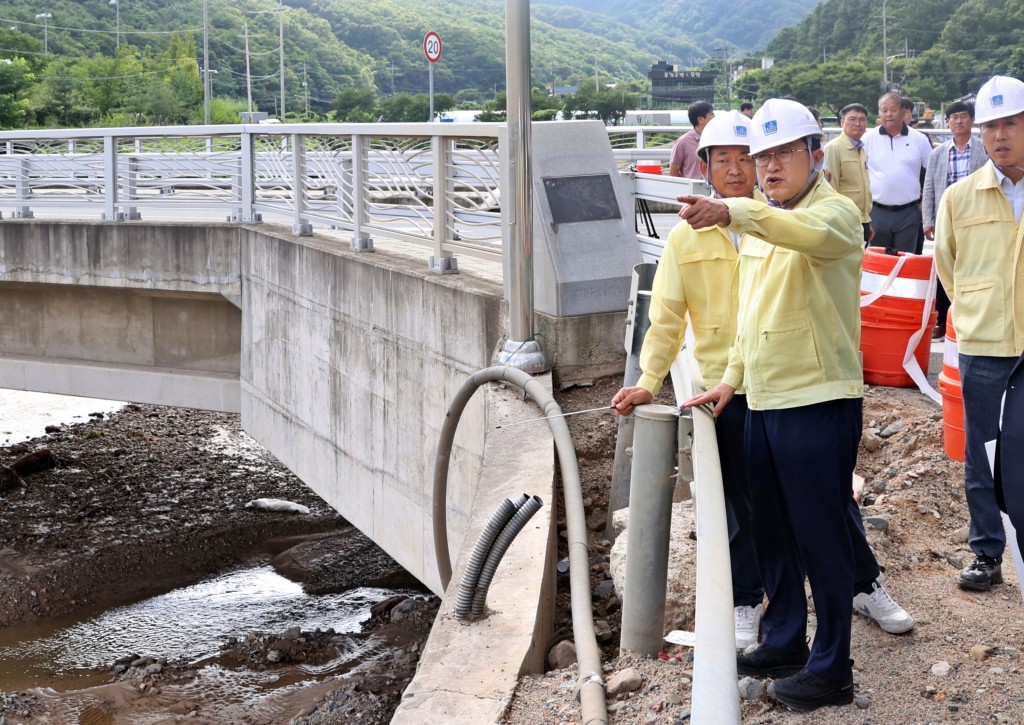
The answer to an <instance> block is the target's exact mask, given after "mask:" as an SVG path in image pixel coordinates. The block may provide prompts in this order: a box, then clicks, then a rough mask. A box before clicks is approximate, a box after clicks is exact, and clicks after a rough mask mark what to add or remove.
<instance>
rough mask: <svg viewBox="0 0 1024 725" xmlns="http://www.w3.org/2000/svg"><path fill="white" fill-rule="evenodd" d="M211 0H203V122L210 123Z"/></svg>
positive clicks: (207, 124)
mask: <svg viewBox="0 0 1024 725" xmlns="http://www.w3.org/2000/svg"><path fill="white" fill-rule="evenodd" d="M210 90H211V89H210V0H203V124H204V125H206V126H209V125H210V96H212V95H213V94H212V93H211V92H210Z"/></svg>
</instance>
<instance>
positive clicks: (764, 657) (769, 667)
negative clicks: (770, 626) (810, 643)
mask: <svg viewBox="0 0 1024 725" xmlns="http://www.w3.org/2000/svg"><path fill="white" fill-rule="evenodd" d="M810 656H811V653H810V651H809V650H808V649H807V646H806V645H804V648H803V650H802V651H800V652H785V651H783V650H781V649H775V648H774V647H772V646H771V645H767V644H762V645H761V646H760V647H758V648H757V649H755V650H754V651H753V652H751V653H750V654H742V655H737V657H736V671H737V672H739V673H740V674H741V675H747V676H748V677H787V676H789V675H793V674H796V673H797V672H799V671H800V670H802V669H803V668H804V665H806V664H807V658H808V657H810Z"/></svg>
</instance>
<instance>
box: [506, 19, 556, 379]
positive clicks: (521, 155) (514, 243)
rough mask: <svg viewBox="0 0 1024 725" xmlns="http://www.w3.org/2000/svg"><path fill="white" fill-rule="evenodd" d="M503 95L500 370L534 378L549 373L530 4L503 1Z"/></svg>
mask: <svg viewBox="0 0 1024 725" xmlns="http://www.w3.org/2000/svg"><path fill="white" fill-rule="evenodd" d="M505 86H506V88H505V90H506V92H507V94H508V104H507V112H506V116H507V118H508V124H507V127H508V142H507V146H508V153H507V154H506V155H505V159H506V161H507V164H508V166H507V174H506V176H507V180H506V181H505V186H504V188H503V189H502V192H503V197H502V200H501V202H502V208H504V207H505V203H506V199H507V202H508V212H507V213H505V212H503V220H504V219H506V218H507V221H503V223H505V224H506V225H507V228H506V229H505V230H504V231H503V233H502V236H503V237H504V238H505V239H507V240H508V252H507V255H506V259H505V279H506V288H505V291H506V293H507V295H508V303H509V304H508V306H509V310H508V317H509V339H508V340H506V341H505V345H504V349H503V350H502V352H501V353H499V355H498V363H499V364H500V365H510V366H512V367H516V368H519V369H520V370H525V371H527V372H530V373H537V372H541V371H542V370H544V369H546V367H547V363H546V361H545V359H544V351H543V350H542V349H541V348H540V345H539V344H538V343H537V341H536V340H534V339H533V336H534V335H533V188H532V184H531V170H530V169H531V166H530V147H531V141H532V137H531V129H532V125H531V124H532V121H531V118H530V115H531V108H530V3H529V0H505Z"/></svg>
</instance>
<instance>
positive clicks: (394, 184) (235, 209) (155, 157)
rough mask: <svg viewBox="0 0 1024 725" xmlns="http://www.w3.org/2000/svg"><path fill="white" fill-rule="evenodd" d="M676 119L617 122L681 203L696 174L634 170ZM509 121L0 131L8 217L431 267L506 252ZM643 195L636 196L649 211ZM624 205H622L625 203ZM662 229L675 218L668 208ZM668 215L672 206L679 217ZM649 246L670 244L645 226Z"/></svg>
mask: <svg viewBox="0 0 1024 725" xmlns="http://www.w3.org/2000/svg"><path fill="white" fill-rule="evenodd" d="M685 130H686V129H685V128H681V127H678V126H663V127H662V126H635V127H610V128H609V129H608V134H609V140H610V142H611V146H612V152H613V154H614V156H615V159H616V161H617V162H618V163H619V167H620V170H621V171H622V173H623V175H624V176H625V178H626V179H627V180H628V183H630V184H631V185H632V190H633V192H634V196H635V198H636V199H637V200H640V201H643V202H645V203H646V202H663V203H667V204H673V203H674V202H675V197H676V196H678V195H679V194H682V193H690V191H691V190H692V191H694V192H696V193H700V192H701V188H702V187H701V185H700V184H699V182H690V181H684V180H681V179H675V178H671V177H668V176H658V175H652V174H636V173H632V172H629V171H628V170H627V168H628V166H629V165H630V164H631V163H633V162H635V161H639V160H645V159H653V160H656V161H659V162H667V160H668V157H669V154H670V152H671V148H672V144H673V143H674V141H675V139H676V138H678V136H679V135H680V134H682V133H683V132H685ZM505 133H506V131H505V126H504V124H494V123H443V124H442V123H416V124H286V125H233V126H169V127H137V128H109V129H73V130H72V129H65V130H45V131H40V130H25V131H3V132H0V214H4V215H7V216H9V217H14V218H29V217H33V216H42V215H45V216H47V217H51V218H64V219H82V218H100V219H104V220H109V221H125V220H130V219H139V218H146V219H156V220H161V219H175V220H188V221H215V220H216V221H224V220H227V221H233V222H239V223H254V222H258V221H261V220H263V219H266V220H267V221H274V222H277V223H285V224H290V226H291V227H292V229H293V231H294V232H295V233H297V234H310V233H312V229H313V227H314V225H317V226H320V227H330V228H333V229H337V230H341V231H342V232H343V233H346V235H351V236H350V238H351V245H352V247H353V248H354V249H357V250H366V249H371V248H372V246H373V241H372V240H373V238H374V237H378V238H389V239H396V240H401V241H406V242H411V243H413V244H418V245H421V246H423V247H425V248H426V250H427V251H428V252H429V257H430V265H431V268H433V269H435V270H436V271H439V272H443V271H451V270H452V269H454V268H455V267H456V262H455V257H456V255H459V254H465V255H468V256H473V257H478V258H482V259H487V260H494V261H500V260H501V258H502V230H503V228H504V225H503V223H502V207H501V184H502V168H503V164H504V160H503V153H502V146H501V141H502V138H503V137H504V135H505ZM641 207H643V208H646V204H638V210H639V209H640V208H641ZM624 211H625V210H624ZM658 221H659V223H660V224H661V225H662V226H663V227H664V225H665V224H666V218H665V217H661V218H659V220H658ZM667 223H668V225H669V226H670V225H671V217H669V218H668V221H667ZM637 236H638V239H639V241H640V245H641V249H642V251H643V252H644V254H645V255H647V256H648V257H649V258H656V257H657V256H659V255H660V250H661V241H660V240H659V239H658V238H657V237H654V236H652V235H649V234H647V233H646V229H645V228H644V224H643V223H638V235H637Z"/></svg>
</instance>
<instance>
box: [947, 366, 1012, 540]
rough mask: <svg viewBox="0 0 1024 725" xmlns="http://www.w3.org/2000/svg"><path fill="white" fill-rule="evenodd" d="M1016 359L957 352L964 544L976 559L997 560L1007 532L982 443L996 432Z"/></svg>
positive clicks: (990, 439) (994, 435)
mask: <svg viewBox="0 0 1024 725" xmlns="http://www.w3.org/2000/svg"><path fill="white" fill-rule="evenodd" d="M1016 363H1017V358H1015V357H988V356H984V355H964V354H963V353H960V385H961V387H962V391H963V396H964V433H965V434H966V439H967V445H966V447H965V448H966V450H965V453H966V460H965V462H964V489H965V492H966V495H967V508H968V510H969V511H970V512H971V525H970V530H969V533H968V537H967V542H968V543H969V544H970V546H971V551H973V552H974V554H975V555H976V556H991V557H1000V556H1002V555H1003V549H1004V548H1005V547H1006V532H1005V531H1003V521H1002V518H1000V516H999V506H998V504H997V503H996V493H995V482H994V481H993V480H992V469H991V468H990V467H989V465H988V456H987V455H986V454H985V442H986V441H992V440H995V438H996V435H997V433H998V432H999V406H1000V403H1001V402H1002V399H1003V391H1004V390H1006V381H1007V379H1009V377H1010V373H1011V372H1012V371H1013V366H1014V365H1015V364H1016Z"/></svg>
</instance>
